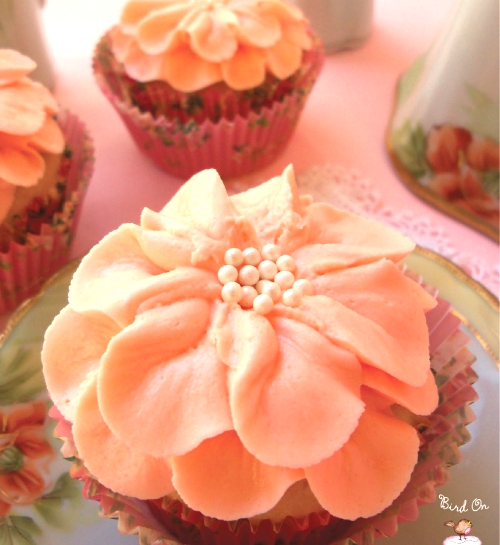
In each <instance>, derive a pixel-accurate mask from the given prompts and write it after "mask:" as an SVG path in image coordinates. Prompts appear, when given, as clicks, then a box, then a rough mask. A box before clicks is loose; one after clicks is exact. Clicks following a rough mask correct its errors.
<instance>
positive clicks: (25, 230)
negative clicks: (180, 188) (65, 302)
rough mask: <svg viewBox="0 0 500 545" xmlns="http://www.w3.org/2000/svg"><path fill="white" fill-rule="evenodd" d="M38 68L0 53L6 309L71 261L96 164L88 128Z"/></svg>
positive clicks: (0, 227)
mask: <svg viewBox="0 0 500 545" xmlns="http://www.w3.org/2000/svg"><path fill="white" fill-rule="evenodd" d="M35 67H36V64H35V63H34V61H32V60H31V59H29V58H28V57H26V56H24V55H22V54H20V53H18V52H16V51H13V50H6V49H4V50H0V313H2V312H6V311H9V310H12V309H14V308H15V307H16V306H17V305H18V304H19V303H21V302H22V301H23V300H24V299H26V298H27V297H29V296H31V295H33V294H34V293H36V291H38V288H39V287H40V285H41V284H42V282H43V281H44V280H46V279H47V278H48V277H49V276H50V275H51V274H52V273H53V272H54V271H56V270H57V269H58V268H59V267H60V266H61V265H62V264H63V263H64V261H65V260H66V258H67V253H68V249H69V245H70V243H71V240H72V237H73V234H74V231H75V229H76V225H77V220H78V215H79V214H78V210H79V205H80V204H81V203H82V201H83V197H84V194H85V190H86V188H87V185H88V183H89V181H90V176H91V172H92V166H93V148H92V144H91V141H90V138H89V136H88V134H87V132H86V130H85V127H84V126H83V124H82V123H81V122H80V121H79V120H78V119H77V118H76V117H75V116H73V115H72V114H70V113H68V112H62V111H60V110H59V106H58V105H57V102H56V100H55V98H54V97H53V96H52V94H51V93H50V92H49V91H48V90H47V89H46V88H45V87H44V86H43V85H41V84H40V83H37V82H35V81H32V80H31V79H30V78H29V77H28V74H29V73H30V72H32V71H33V70H34V69H35Z"/></svg>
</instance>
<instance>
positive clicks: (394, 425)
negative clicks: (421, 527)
mask: <svg viewBox="0 0 500 545" xmlns="http://www.w3.org/2000/svg"><path fill="white" fill-rule="evenodd" d="M418 446H419V439H418V436H417V432H416V430H415V429H414V428H412V427H411V426H410V425H409V424H406V423H405V422H402V421H401V420H398V419H397V418H395V417H393V416H391V415H389V414H385V413H383V412H380V411H376V410H373V409H369V408H367V409H366V410H365V412H364V413H363V415H362V417H361V418H360V421H359V425H358V427H357V428H356V430H355V431H354V433H353V434H352V436H351V438H350V439H349V441H348V442H347V443H346V444H345V445H344V447H342V448H341V449H340V450H339V451H337V452H336V453H335V454H334V455H333V456H331V457H330V458H328V459H327V460H324V461H322V462H320V463H319V464H317V465H315V466H313V467H309V468H306V469H305V473H306V477H307V480H308V483H309V486H310V487H311V490H312V491H313V493H314V495H315V496H316V498H317V499H318V501H319V502H320V504H321V505H322V506H323V507H324V508H325V509H326V510H327V511H329V512H330V513H335V514H336V516H338V517H340V518H344V519H347V520H354V519H356V518H358V517H370V516H372V515H375V514H377V513H379V512H380V511H382V509H384V507H386V506H387V505H390V503H391V502H392V501H393V500H394V499H395V498H396V497H397V496H398V495H399V494H400V493H401V492H402V490H403V489H404V487H405V486H406V484H407V482H408V481H409V479H410V475H411V473H412V471H413V468H414V466H415V464H416V462H417V452H418ZM394 453H397V456H394Z"/></svg>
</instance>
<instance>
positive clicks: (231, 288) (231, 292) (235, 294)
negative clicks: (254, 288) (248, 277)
mask: <svg viewBox="0 0 500 545" xmlns="http://www.w3.org/2000/svg"><path fill="white" fill-rule="evenodd" d="M221 295H222V299H224V301H226V303H238V302H239V301H240V300H241V298H242V297H243V289H242V287H241V286H240V285H239V284H238V282H228V283H227V284H226V285H225V286H224V287H223V288H222V290H221Z"/></svg>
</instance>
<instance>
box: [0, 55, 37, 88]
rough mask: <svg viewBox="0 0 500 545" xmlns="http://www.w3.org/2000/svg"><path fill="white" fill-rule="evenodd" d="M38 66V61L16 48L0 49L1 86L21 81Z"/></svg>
mask: <svg viewBox="0 0 500 545" xmlns="http://www.w3.org/2000/svg"><path fill="white" fill-rule="evenodd" d="M35 68H36V62H35V61H34V60H32V59H30V58H29V57H27V56H26V55H23V54H21V53H19V51H15V50H14V49H2V50H0V86H3V85H8V84H10V83H14V82H16V81H19V80H20V79H21V78H23V77H24V76H26V75H28V74H29V73H30V72H32V71H33V70H34V69H35Z"/></svg>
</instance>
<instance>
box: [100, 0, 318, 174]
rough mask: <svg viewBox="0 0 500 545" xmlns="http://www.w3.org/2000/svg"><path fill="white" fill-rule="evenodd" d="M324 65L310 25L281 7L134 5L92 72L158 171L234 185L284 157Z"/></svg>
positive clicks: (270, 2) (268, 2) (259, 1)
mask: <svg viewBox="0 0 500 545" xmlns="http://www.w3.org/2000/svg"><path fill="white" fill-rule="evenodd" d="M322 62H323V52H322V46H321V45H320V42H319V40H318V38H317V37H316V36H315V35H314V34H313V33H312V31H311V29H310V28H309V25H308V22H307V20H306V19H305V18H304V16H303V15H302V13H301V11H300V10H299V9H298V8H297V7H295V6H292V5H290V4H289V3H287V2H285V1H284V0H251V1H244V2H242V1H241V0H222V1H217V2H214V1H212V0H196V1H187V0H174V1H172V0H168V1H167V0H164V1H162V0H160V1H155V2H148V1H145V0H142V1H141V0H130V1H129V2H127V3H126V5H125V7H124V9H123V12H122V15H121V19H120V22H119V24H118V25H117V26H116V27H114V28H113V29H111V30H110V31H109V32H108V33H106V35H105V36H104V37H103V38H102V40H101V41H100V43H99V44H98V46H97V48H96V51H95V55H94V72H95V75H96V79H97V82H98V84H99V86H100V87H101V89H102V91H103V92H104V94H105V95H106V96H107V98H108V99H109V100H110V101H111V103H112V104H113V106H114V107H115V108H116V110H117V111H118V113H119V114H120V116H121V117H122V119H123V121H124V122H125V124H126V126H127V127H128V129H129V130H130V133H131V135H132V137H133V138H134V140H135V142H136V143H137V145H138V146H139V148H140V149H141V150H142V151H143V152H144V153H145V154H146V155H147V156H148V157H149V158H150V159H152V160H153V161H154V162H155V163H156V164H157V165H158V166H159V167H160V168H162V169H164V170H167V171H168V172H170V173H172V174H175V175H177V176H181V177H184V178H187V177H189V176H191V175H192V174H194V173H196V172H198V171H200V170H203V169H205V168H216V169H217V170H218V171H219V172H220V173H221V175H222V176H223V177H232V176H238V175H241V174H246V173H248V172H251V171H253V170H256V169H258V168H261V167H264V166H265V165H267V164H269V163H270V162H272V161H273V160H274V159H275V158H276V156H277V155H279V153H280V152H281V151H283V149H284V147H285V146H286V144H287V142H288V141H289V139H290V137H291V135H292V133H293V130H294V128H295V125H296V123H297V121H298V118H299V115H300V113H301V111H302V108H303V107H304V104H305V101H306V98H307V96H308V95H309V93H310V91H311V88H312V86H313V84H314V82H315V80H316V78H317V76H318V73H319V71H320V68H321V65H322Z"/></svg>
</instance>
